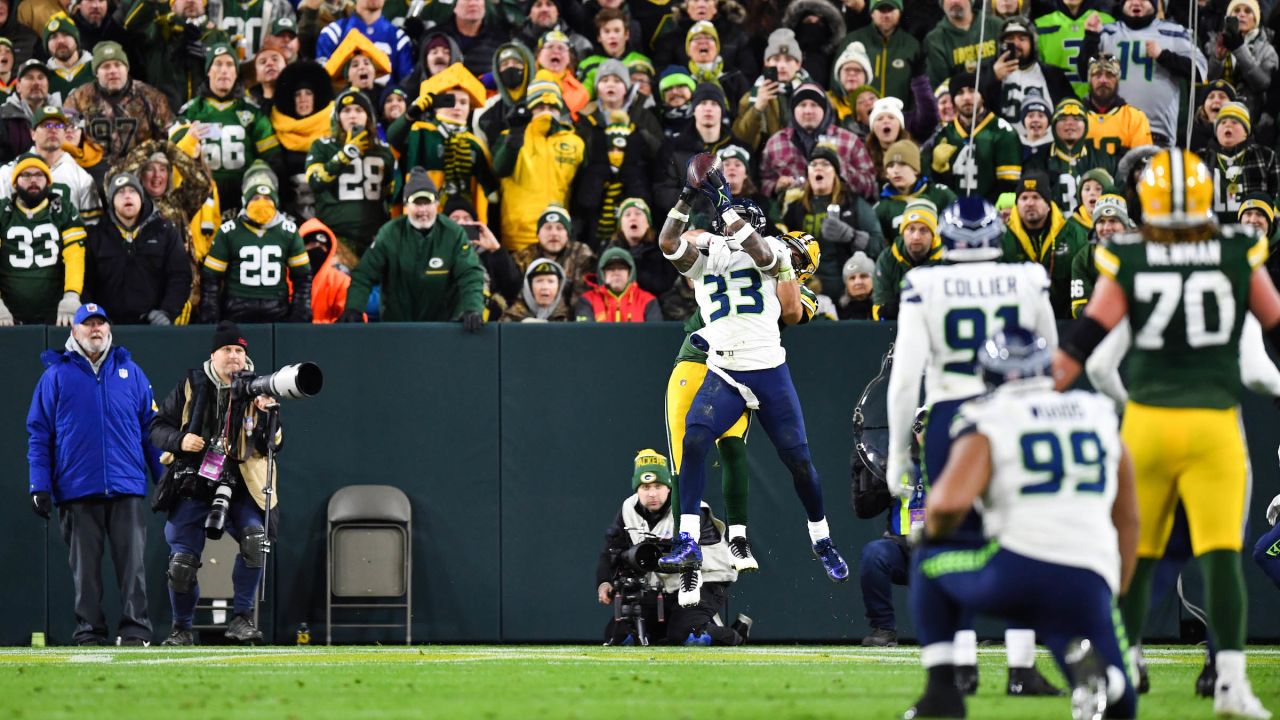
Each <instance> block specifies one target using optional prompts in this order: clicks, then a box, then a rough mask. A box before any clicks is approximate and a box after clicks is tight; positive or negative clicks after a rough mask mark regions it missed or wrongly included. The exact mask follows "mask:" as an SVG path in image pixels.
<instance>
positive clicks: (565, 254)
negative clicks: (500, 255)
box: [511, 240, 596, 304]
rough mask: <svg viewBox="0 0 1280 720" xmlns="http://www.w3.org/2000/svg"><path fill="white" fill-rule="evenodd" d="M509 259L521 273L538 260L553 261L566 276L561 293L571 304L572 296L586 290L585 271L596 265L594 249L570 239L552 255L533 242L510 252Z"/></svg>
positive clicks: (527, 270) (587, 271) (526, 271)
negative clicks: (564, 285)
mask: <svg viewBox="0 0 1280 720" xmlns="http://www.w3.org/2000/svg"><path fill="white" fill-rule="evenodd" d="M511 259H512V260H514V261H515V263H516V267H518V268H520V272H522V273H528V272H529V268H531V267H533V264H534V263H536V262H538V261H541V260H551V261H552V262H554V263H555V264H556V266H557V267H559V268H560V272H561V273H562V274H563V275H564V276H565V277H566V278H567V281H566V285H567V286H568V287H566V288H564V289H563V290H562V291H561V294H562V295H563V296H564V299H565V302H568V303H571V304H572V302H573V299H574V298H576V297H578V296H580V295H582V294H583V293H585V292H586V291H587V273H589V272H591V271H592V270H594V269H595V267H596V253H595V251H594V250H592V249H591V247H590V246H588V245H587V244H586V243H582V242H578V241H577V240H570V241H569V243H568V244H567V245H565V246H564V249H563V250H561V251H560V252H558V253H556V254H554V255H552V254H551V253H549V252H547V251H546V250H544V249H543V247H542V244H541V243H534V244H532V245H529V246H528V247H525V248H523V249H521V250H517V251H515V252H513V253H511Z"/></svg>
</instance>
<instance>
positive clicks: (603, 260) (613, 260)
mask: <svg viewBox="0 0 1280 720" xmlns="http://www.w3.org/2000/svg"><path fill="white" fill-rule="evenodd" d="M610 265H626V266H627V268H628V269H630V270H632V271H634V270H635V268H636V261H635V260H634V259H633V258H632V257H631V251H630V250H627V249H626V248H622V247H618V246H617V245H614V246H613V247H610V248H606V249H605V251H604V252H602V253H600V259H599V260H597V261H596V272H598V273H600V274H601V275H603V274H604V271H605V270H606V269H607V268H608V267H609V266H610Z"/></svg>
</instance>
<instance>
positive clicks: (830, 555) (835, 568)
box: [813, 537, 849, 582]
mask: <svg viewBox="0 0 1280 720" xmlns="http://www.w3.org/2000/svg"><path fill="white" fill-rule="evenodd" d="M813 556H814V557H816V558H818V559H819V560H821V561H822V568H823V569H824V570H826V571H827V577H829V578H831V582H844V581H846V580H848V579H849V566H848V565H847V564H846V563H845V561H844V558H842V557H840V551H839V550H836V544H835V543H834V542H833V541H832V540H831V538H829V537H826V538H822V539H821V540H819V541H818V542H816V543H814V544H813Z"/></svg>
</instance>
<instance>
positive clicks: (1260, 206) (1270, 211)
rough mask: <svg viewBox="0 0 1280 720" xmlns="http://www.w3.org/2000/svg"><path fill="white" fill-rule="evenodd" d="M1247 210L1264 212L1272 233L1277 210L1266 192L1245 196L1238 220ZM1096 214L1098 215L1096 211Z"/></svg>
mask: <svg viewBox="0 0 1280 720" xmlns="http://www.w3.org/2000/svg"><path fill="white" fill-rule="evenodd" d="M1098 203H1099V204H1101V203H1102V201H1101V200H1099V201H1098ZM1246 210H1260V211H1262V214H1263V215H1266V216H1267V230H1268V231H1270V230H1271V228H1273V227H1275V223H1276V208H1275V206H1274V205H1272V204H1271V198H1270V197H1268V196H1267V194H1266V193H1265V192H1261V191H1258V190H1254V191H1253V192H1251V193H1248V194H1247V195H1245V196H1244V202H1242V203H1240V209H1239V210H1238V211H1237V212H1236V218H1237V219H1240V218H1243V217H1244V213H1245V211H1246ZM1094 214H1095V215H1096V214H1097V213H1096V211H1095V213H1094Z"/></svg>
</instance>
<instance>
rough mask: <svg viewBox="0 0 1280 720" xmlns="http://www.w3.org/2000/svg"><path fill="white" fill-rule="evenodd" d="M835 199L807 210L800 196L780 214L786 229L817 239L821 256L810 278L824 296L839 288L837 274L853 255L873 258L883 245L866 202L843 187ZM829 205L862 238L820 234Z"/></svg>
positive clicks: (838, 276)
mask: <svg viewBox="0 0 1280 720" xmlns="http://www.w3.org/2000/svg"><path fill="white" fill-rule="evenodd" d="M838 197H839V200H838V201H837V200H836V199H835V198H834V197H832V198H830V199H829V200H828V201H827V202H821V203H815V205H814V206H812V207H807V206H806V202H807V201H806V200H805V199H804V198H803V196H801V197H800V198H797V199H796V200H795V201H794V202H791V203H789V204H788V205H787V207H786V209H784V210H783V213H782V224H783V225H785V226H786V227H787V230H803V231H804V232H807V233H809V234H810V235H812V236H813V237H814V238H816V239H817V241H818V247H819V248H821V250H822V256H821V259H820V260H819V262H818V271H817V272H816V273H814V276H815V277H816V278H818V280H819V281H820V282H821V283H822V290H823V292H824V293H827V294H835V292H836V290H837V289H838V288H840V287H841V286H842V285H843V280H842V278H841V273H842V271H843V268H844V264H845V261H847V260H848V259H849V258H850V257H852V256H853V254H854V253H855V252H858V251H862V252H865V253H866V254H867V256H868V257H877V256H878V255H879V254H880V252H881V251H882V250H883V249H884V246H885V238H884V235H883V234H881V232H880V223H878V222H877V221H876V214H875V211H873V210H872V209H871V206H870V205H868V204H867V201H866V200H863V199H862V198H861V197H859V196H858V195H854V194H853V193H851V192H849V190H848V188H845V187H841V188H840V192H839V195H838ZM832 204H835V205H838V206H839V207H840V211H839V213H837V218H836V219H838V220H839V221H840V222H843V223H844V224H845V225H848V226H849V227H851V228H853V230H854V231H855V233H864V235H863V236H861V237H859V236H857V235H855V236H854V237H851V238H843V237H838V235H837V234H835V233H834V232H824V222H823V221H824V220H825V219H826V217H827V208H828V207H830V205H832Z"/></svg>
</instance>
